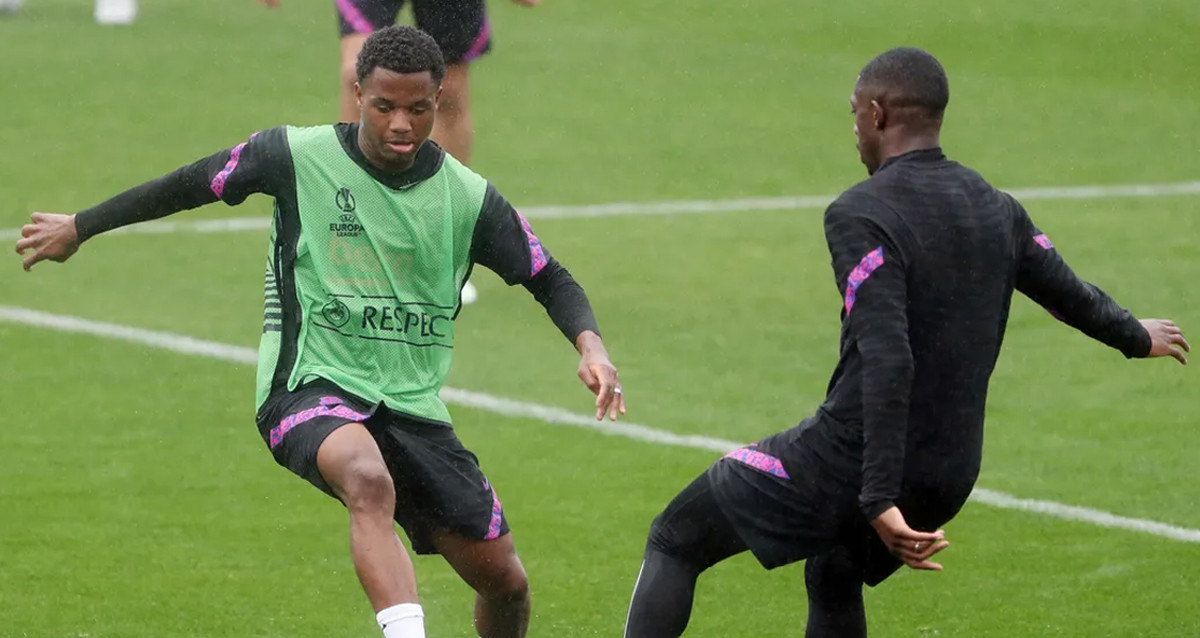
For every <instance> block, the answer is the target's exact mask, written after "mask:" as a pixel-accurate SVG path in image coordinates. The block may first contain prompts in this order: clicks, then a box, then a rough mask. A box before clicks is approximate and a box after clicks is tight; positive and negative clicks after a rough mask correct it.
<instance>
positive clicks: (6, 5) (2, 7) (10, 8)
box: [0, 0, 25, 15]
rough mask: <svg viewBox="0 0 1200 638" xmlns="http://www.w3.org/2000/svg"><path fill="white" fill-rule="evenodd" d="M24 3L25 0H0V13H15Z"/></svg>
mask: <svg viewBox="0 0 1200 638" xmlns="http://www.w3.org/2000/svg"><path fill="white" fill-rule="evenodd" d="M24 5H25V0H0V15H5V14H8V13H16V12H17V11H20V10H21V7H22V6H24Z"/></svg>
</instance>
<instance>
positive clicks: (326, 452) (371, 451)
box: [317, 423, 417, 612]
mask: <svg viewBox="0 0 1200 638" xmlns="http://www.w3.org/2000/svg"><path fill="white" fill-rule="evenodd" d="M317 468H318V469H319V470H320V471H321V476H322V477H324V479H325V480H326V481H327V482H328V483H329V485H330V487H332V488H333V492H334V493H335V494H336V495H337V497H338V498H339V499H341V501H342V502H343V503H345V505H346V509H347V510H348V511H349V513H350V555H351V557H352V558H353V559H354V571H355V572H357V573H358V580H359V582H361V583H362V587H363V590H364V591H365V592H366V594H367V598H368V599H369V600H370V601H371V606H372V607H374V608H375V611H376V612H380V611H383V610H384V609H387V608H389V607H392V606H395V605H399V604H402V603H413V604H415V603H416V602H417V581H416V577H415V576H414V575H413V566H412V560H411V559H410V558H409V556H408V552H407V551H405V549H404V545H403V544H402V543H401V542H400V539H399V538H398V537H397V536H396V530H395V527H394V526H393V523H392V520H393V515H394V513H395V509H396V488H395V485H393V484H392V477H391V474H390V473H389V472H388V468H387V465H386V464H385V463H384V461H383V455H382V454H381V453H380V452H379V446H378V445H377V444H376V443H375V439H374V438H372V437H371V434H370V432H368V431H367V429H366V427H364V426H363V425H362V424H361V423H350V424H347V425H344V426H342V427H340V428H338V429H336V430H334V431H333V433H332V434H330V435H329V436H328V437H327V438H326V439H325V441H324V442H323V443H322V444H321V447H320V449H319V450H318V451H317Z"/></svg>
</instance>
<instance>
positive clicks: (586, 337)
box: [575, 330, 607, 356]
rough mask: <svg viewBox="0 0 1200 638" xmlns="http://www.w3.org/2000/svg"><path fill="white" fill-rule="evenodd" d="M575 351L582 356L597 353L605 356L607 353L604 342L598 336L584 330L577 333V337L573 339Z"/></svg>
mask: <svg viewBox="0 0 1200 638" xmlns="http://www.w3.org/2000/svg"><path fill="white" fill-rule="evenodd" d="M575 350H576V351H577V352H579V354H580V355H582V356H587V355H589V354H593V353H597V352H599V353H604V354H607V351H606V350H605V349H604V340H602V339H601V338H600V335H598V334H596V333H595V332H592V331H591V330H584V331H583V332H581V333H579V336H577V337H575Z"/></svg>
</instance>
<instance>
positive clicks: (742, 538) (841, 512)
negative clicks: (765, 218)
mask: <svg viewBox="0 0 1200 638" xmlns="http://www.w3.org/2000/svg"><path fill="white" fill-rule="evenodd" d="M949 96H950V94H949V83H948V81H947V79H946V74H945V71H944V70H943V69H942V66H941V64H939V63H938V61H937V60H936V59H935V58H934V57H933V56H932V55H930V54H929V53H926V52H925V51H922V50H920V49H914V48H899V49H893V50H890V51H887V52H885V53H883V54H881V55H879V56H878V57H876V58H875V59H874V60H872V61H871V62H870V63H868V64H867V65H866V66H865V67H864V68H863V70H862V72H861V74H860V75H859V78H858V82H857V83H856V85H855V87H854V93H853V96H852V97H851V99H850V107H851V111H852V113H853V114H854V133H855V135H856V136H857V137H858V150H859V154H860V155H861V157H862V161H863V163H864V164H865V165H866V167H867V172H868V173H869V174H870V178H869V179H867V180H866V181H864V182H861V183H859V184H858V185H856V186H854V187H853V188H851V189H850V190H848V191H846V192H845V193H843V194H842V195H841V196H840V197H838V198H837V200H836V201H834V202H833V203H832V204H831V205H830V206H829V208H828V210H827V211H826V212H825V234H826V239H827V241H828V243H829V252H830V254H831V256H832V258H833V270H834V275H835V277H836V282H837V286H838V291H839V292H840V293H841V294H842V298H843V305H842V331H841V349H840V352H841V357H840V360H839V361H838V365H837V368H836V369H835V370H834V372H833V378H832V380H831V381H830V384H829V390H828V395H827V397H826V399H825V402H824V403H823V404H822V405H821V407H820V408H818V409H817V413H816V415H814V416H812V417H810V418H808V419H805V420H804V421H803V422H801V423H800V424H799V425H798V426H796V427H794V428H792V429H790V430H786V431H784V432H781V433H779V434H776V435H774V436H770V437H767V438H766V439H763V440H762V441H759V442H758V443H755V444H753V445H750V446H748V447H745V448H741V449H738V450H735V451H734V452H731V453H730V454H729V455H727V456H726V457H724V458H722V459H720V460H718V461H717V462H716V463H714V464H713V465H712V466H711V467H710V468H709V469H708V471H707V472H706V473H704V474H703V475H701V476H700V477H699V478H698V479H696V480H695V481H694V482H693V483H692V484H691V485H689V486H688V487H686V488H685V489H684V490H683V492H681V493H680V494H679V495H678V496H677V497H676V498H675V500H673V501H672V502H671V503H670V504H669V505H668V506H667V508H666V510H664V511H663V513H662V514H660V515H659V516H658V518H657V519H655V521H654V524H653V525H652V527H651V529H650V537H649V540H648V542H647V545H646V554H645V559H644V561H643V563H642V568H641V571H640V572H639V574H638V579H637V584H636V585H634V593H633V600H632V602H631V603H630V608H629V617H628V619H627V621H626V628H625V636H626V638H667V637H674V636H679V635H681V634H682V633H683V631H684V628H685V627H686V626H687V622H688V617H689V615H690V614H691V607H692V597H693V592H694V588H695V584H696V579H697V577H698V576H699V575H700V573H701V572H702V571H704V570H705V569H707V568H709V567H711V566H712V565H714V564H716V563H718V562H720V561H722V560H724V559H726V558H728V557H730V556H732V555H734V554H738V553H740V552H743V551H745V550H747V549H748V550H750V551H751V552H752V553H753V554H754V556H755V558H757V559H758V561H759V562H760V563H762V565H763V566H764V567H766V568H767V569H772V568H775V567H779V566H782V565H786V564H789V563H792V562H795V561H799V560H807V563H806V565H805V569H804V577H805V585H806V588H807V590H808V601H809V614H808V627H807V631H806V635H807V636H808V637H809V638H824V637H837V638H853V637H855V636H865V635H866V632H867V627H866V613H865V611H864V609H863V599H862V586H863V584H864V583H866V584H868V585H872V586H874V585H876V584H878V583H880V582H882V581H883V580H884V579H885V578H887V577H888V576H889V575H891V574H892V573H893V572H894V571H896V569H898V568H899V567H900V566H901V565H908V566H909V567H912V568H915V569H930V570H940V569H941V565H938V564H937V563H934V562H931V561H930V558H931V557H932V556H933V555H934V554H936V553H937V552H939V551H941V550H942V549H944V548H945V547H947V546H948V542H947V541H946V539H945V534H944V532H943V531H942V530H941V529H939V528H940V527H941V526H942V525H944V524H945V523H946V522H948V521H949V520H950V519H951V518H953V517H954V515H955V514H956V513H958V510H959V509H960V508H961V507H962V506H963V504H964V503H965V502H966V500H967V496H968V495H969V494H970V493H971V489H972V487H973V486H974V484H975V479H976V477H977V476H978V474H979V464H980V456H981V453H982V446H983V416H984V405H985V399H986V396H987V388H988V379H989V377H991V374H992V369H993V368H994V366H995V364H996V358H997V356H998V355H999V353H1000V344H1001V341H1002V340H1003V337H1004V329H1005V324H1006V323H1007V321H1008V312H1009V305H1010V302H1011V300H1012V294H1013V290H1014V289H1015V290H1019V291H1020V292H1022V293H1023V294H1025V295H1027V296H1029V297H1030V298H1032V299H1033V300H1034V301H1036V302H1037V303H1039V304H1041V305H1042V306H1043V307H1045V308H1046V309H1048V310H1049V311H1050V312H1051V313H1053V314H1054V315H1055V316H1057V317H1059V318H1060V319H1061V320H1062V321H1064V322H1066V323H1067V324H1069V325H1071V326H1072V327H1074V328H1076V329H1078V330H1080V331H1082V332H1083V333H1084V334H1087V335H1088V336H1090V337H1092V338H1093V339H1096V340H1097V341H1100V342H1102V343H1105V344H1107V345H1109V346H1111V347H1113V348H1115V349H1117V350H1119V351H1120V352H1121V353H1123V354H1124V355H1125V356H1126V357H1162V356H1172V357H1175V358H1176V359H1178V360H1179V362H1180V363H1186V355H1185V354H1184V353H1185V352H1187V351H1189V346H1188V344H1187V341H1186V340H1185V339H1184V337H1183V334H1182V332H1181V331H1180V329H1179V328H1178V327H1176V325H1175V324H1174V323H1173V322H1170V321H1163V320H1157V319H1148V320H1143V321H1138V320H1137V319H1136V318H1135V317H1134V316H1133V315H1132V314H1130V313H1129V312H1128V311H1126V310H1124V309H1123V308H1121V307H1120V306H1118V305H1117V304H1116V302H1114V301H1113V300H1112V298H1110V297H1109V296H1108V295H1107V294H1105V293H1104V292H1103V291H1101V290H1100V289H1098V288H1096V287H1095V286H1093V285H1091V284H1088V283H1086V282H1084V281H1082V280H1080V279H1079V278H1078V277H1076V276H1075V274H1074V273H1073V272H1072V271H1071V268H1070V267H1069V266H1067V264H1066V262H1064V261H1063V259H1062V257H1060V256H1059V254H1058V252H1057V251H1056V250H1055V249H1054V246H1053V244H1052V243H1051V241H1050V239H1049V238H1047V237H1046V235H1044V234H1043V233H1041V231H1039V230H1038V229H1037V227H1036V226H1034V224H1033V222H1032V221H1030V219H1029V216H1028V215H1027V214H1026V212H1025V210H1024V209H1023V208H1022V207H1021V205H1020V203H1018V202H1017V201H1016V200H1015V199H1013V197H1012V196H1010V195H1008V194H1006V193H1004V192H1001V191H999V190H997V189H995V188H993V187H992V186H991V185H990V184H988V182H987V181H985V180H984V179H983V178H982V177H980V176H979V174H978V173H976V172H975V171H972V170H970V169H968V168H966V167H965V166H962V165H960V164H958V163H956V162H954V161H951V160H949V159H947V158H946V156H945V155H944V154H943V153H942V150H941V148H940V147H939V142H938V134H939V131H940V129H941V124H942V115H943V112H944V111H945V108H946V104H947V102H948V101H949ZM918 530H920V531H918Z"/></svg>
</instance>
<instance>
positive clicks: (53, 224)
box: [17, 213, 79, 270]
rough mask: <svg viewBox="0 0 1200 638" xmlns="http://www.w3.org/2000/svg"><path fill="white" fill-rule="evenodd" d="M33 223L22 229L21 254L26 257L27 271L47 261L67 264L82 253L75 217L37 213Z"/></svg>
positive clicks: (18, 246) (31, 217) (23, 262)
mask: <svg viewBox="0 0 1200 638" xmlns="http://www.w3.org/2000/svg"><path fill="white" fill-rule="evenodd" d="M30 220H31V221H32V222H33V223H31V224H26V225H25V226H23V227H22V228H21V238H20V239H18V240H17V254H18V255H21V256H22V257H24V259H22V260H21V265H22V266H24V267H25V270H29V269H30V268H33V265H34V264H36V263H38V262H39V261H42V260H45V259H49V260H50V261H57V262H64V261H66V260H68V259H70V258H71V255H74V254H75V251H77V250H79V235H78V234H76V232H75V216H74V215H57V214H54V213H34V214H33V215H31V216H30ZM26 252H28V253H29V254H28V255H26V254H25V253H26Z"/></svg>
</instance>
